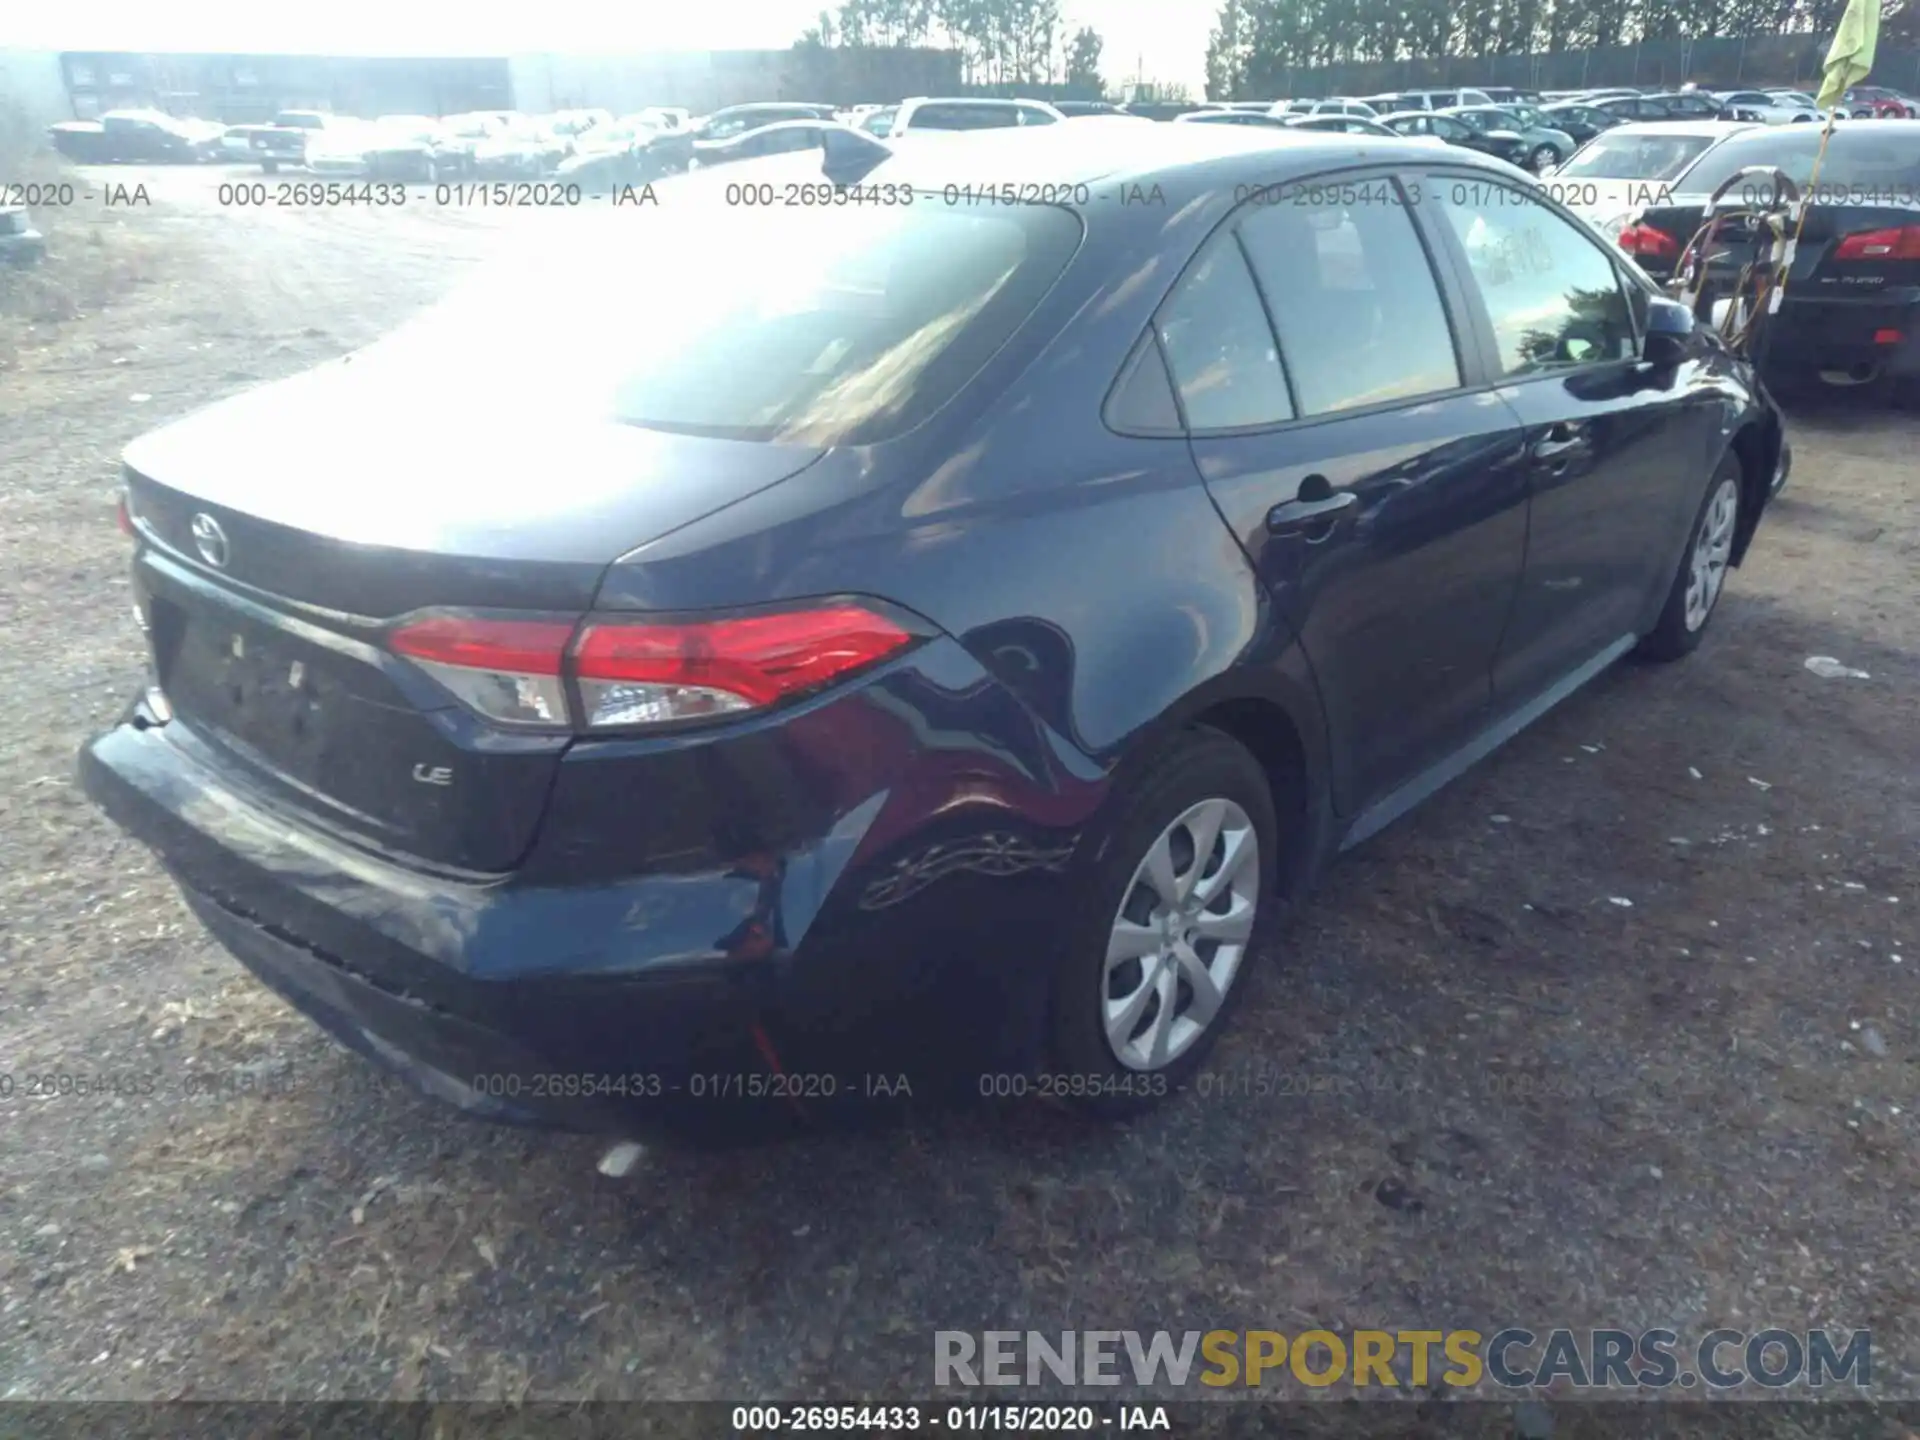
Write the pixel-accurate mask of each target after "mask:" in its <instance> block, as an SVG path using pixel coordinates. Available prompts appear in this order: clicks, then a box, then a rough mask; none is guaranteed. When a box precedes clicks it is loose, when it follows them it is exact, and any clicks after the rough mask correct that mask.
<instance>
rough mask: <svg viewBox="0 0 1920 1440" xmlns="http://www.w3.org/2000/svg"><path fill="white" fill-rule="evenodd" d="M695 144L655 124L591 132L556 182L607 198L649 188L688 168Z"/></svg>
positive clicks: (565, 163) (620, 125) (624, 124)
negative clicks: (628, 189)
mask: <svg viewBox="0 0 1920 1440" xmlns="http://www.w3.org/2000/svg"><path fill="white" fill-rule="evenodd" d="M743 138H744V137H743ZM691 153H692V143H691V141H690V140H688V139H687V137H686V136H685V135H684V134H682V133H680V132H676V131H670V130H666V129H663V128H661V127H660V126H658V125H655V124H648V123H644V122H637V121H619V122H616V123H614V124H612V125H603V126H599V127H596V128H595V129H593V130H590V131H588V132H587V133H586V134H585V135H583V136H581V137H580V142H579V146H578V148H577V149H576V151H575V152H574V154H572V155H570V156H568V157H567V158H566V159H565V160H562V161H561V162H560V166H559V169H557V170H556V171H555V172H554V176H555V178H556V179H559V180H564V181H567V182H569V183H572V184H577V185H581V186H583V187H585V188H586V189H587V190H588V191H589V192H591V193H594V194H604V193H608V192H611V191H615V190H618V189H620V188H621V187H622V186H627V185H645V184H648V183H650V182H652V181H654V180H659V179H663V178H664V177H666V176H668V175H673V174H676V173H678V172H679V171H681V170H684V169H686V168H687V158H688V157H689V156H690V155H691Z"/></svg>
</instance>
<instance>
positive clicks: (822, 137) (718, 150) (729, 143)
mask: <svg viewBox="0 0 1920 1440" xmlns="http://www.w3.org/2000/svg"><path fill="white" fill-rule="evenodd" d="M847 128H848V127H846V126H844V125H842V124H840V123H839V122H838V121H837V120H781V121H777V122H776V123H774V124H772V125H761V126H759V127H757V128H755V129H752V130H749V131H747V133H746V134H744V135H737V136H735V137H734V138H733V139H731V140H713V141H705V142H702V143H699V144H696V145H695V146H694V148H693V163H694V165H696V166H702V167H704V166H711V165H733V164H737V163H739V162H740V161H742V160H764V159H766V158H767V157H768V156H771V155H785V154H788V153H790V152H792V151H796V150H819V149H821V148H823V147H824V146H825V144H826V137H827V135H828V134H829V133H834V134H840V133H844V132H845V131H846V130H847Z"/></svg>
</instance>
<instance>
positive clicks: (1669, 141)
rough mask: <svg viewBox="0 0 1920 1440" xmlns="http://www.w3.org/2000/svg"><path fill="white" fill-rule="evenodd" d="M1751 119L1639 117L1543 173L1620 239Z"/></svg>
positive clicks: (1564, 199) (1565, 198)
mask: <svg viewBox="0 0 1920 1440" xmlns="http://www.w3.org/2000/svg"><path fill="white" fill-rule="evenodd" d="M1755 128H1756V125H1755V122H1753V121H1750V120H1636V121H1629V122H1628V123H1627V124H1625V125H1616V126H1614V127H1613V129H1611V130H1602V131H1601V132H1600V133H1599V134H1598V135H1596V136H1594V137H1593V139H1591V140H1589V141H1588V142H1587V143H1586V144H1584V145H1582V146H1581V147H1580V148H1579V149H1578V150H1576V151H1574V153H1573V157H1572V158H1571V159H1569V160H1568V161H1567V163H1566V164H1564V165H1562V166H1559V167H1558V168H1557V169H1553V170H1550V171H1548V172H1547V173H1546V174H1544V175H1542V176H1541V182H1540V183H1541V184H1542V185H1544V186H1545V187H1546V188H1547V192H1548V194H1550V195H1551V196H1552V197H1553V198H1554V199H1556V200H1558V201H1559V202H1560V203H1561V204H1562V205H1565V206H1566V207H1567V208H1568V209H1569V210H1571V211H1573V212H1574V214H1576V215H1578V216H1579V217H1580V218H1581V219H1583V220H1585V221H1586V222H1587V223H1588V224H1590V225H1592V226H1593V228H1594V229H1596V230H1598V231H1599V232H1600V233H1601V234H1603V235H1605V236H1606V237H1607V238H1608V239H1609V240H1613V241H1616V242H1617V241H1618V240H1619V238H1620V232H1621V231H1622V230H1625V229H1627V228H1628V227H1629V226H1630V225H1632V224H1633V222H1634V221H1635V220H1636V219H1637V218H1638V217H1639V215H1640V212H1641V211H1643V210H1645V209H1647V208H1648V207H1649V206H1653V205H1659V204H1663V203H1665V199H1666V197H1667V196H1669V195H1671V194H1672V193H1673V190H1674V186H1675V184H1676V183H1677V182H1678V181H1679V179H1680V177H1681V176H1682V175H1684V174H1686V172H1687V171H1689V170H1691V169H1692V168H1693V167H1694V166H1695V165H1696V164H1698V163H1699V160H1700V157H1701V156H1702V155H1705V154H1706V153H1707V152H1708V151H1709V150H1711V149H1713V148H1714V146H1716V145H1718V144H1720V142H1721V141H1723V140H1725V139H1726V138H1727V137H1728V136H1730V135H1739V134H1741V133H1743V132H1744V131H1748V130H1752V129H1755Z"/></svg>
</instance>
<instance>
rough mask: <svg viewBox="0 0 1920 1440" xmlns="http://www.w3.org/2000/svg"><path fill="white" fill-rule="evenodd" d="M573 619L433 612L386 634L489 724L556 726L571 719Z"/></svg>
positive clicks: (410, 657)
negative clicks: (567, 675)
mask: <svg viewBox="0 0 1920 1440" xmlns="http://www.w3.org/2000/svg"><path fill="white" fill-rule="evenodd" d="M574 625H575V622H574V621H572V620H489V619H479V618H475V617H472V616H465V615H432V616H428V617H426V618H424V619H421V620H415V621H413V622H411V623H410V624H407V625H403V626H401V627H400V628H399V629H398V630H396V631H394V632H393V633H392V634H391V635H389V636H388V637H387V643H388V644H389V645H391V646H392V647H393V649H394V650H396V651H397V652H399V653H400V654H402V655H405V656H407V657H408V658H409V659H411V660H415V661H417V662H418V663H419V664H420V665H421V667H422V668H424V669H425V670H426V671H427V672H428V673H429V674H431V675H432V676H433V677H434V678H435V679H436V680H438V681H439V682H440V683H441V684H442V685H444V686H446V687H447V689H449V690H451V691H452V692H453V693H454V694H455V695H457V696H458V697H459V698H460V699H462V700H464V701H465V702H466V703H467V704H468V705H470V706H472V707H473V708H474V709H475V710H478V711H479V712H480V713H481V714H482V715H484V716H486V717H487V718H488V719H489V720H496V721H499V722H500V723H501V724H503V725H525V726H540V727H542V728H554V727H561V726H565V725H566V724H567V722H568V713H567V691H566V686H565V684H564V683H562V681H561V678H560V667H561V662H562V660H563V659H564V658H565V656H566V653H567V641H569V640H571V639H572V638H573V630H574Z"/></svg>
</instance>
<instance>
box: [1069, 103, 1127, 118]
mask: <svg viewBox="0 0 1920 1440" xmlns="http://www.w3.org/2000/svg"><path fill="white" fill-rule="evenodd" d="M1053 108H1054V109H1056V110H1058V111H1059V112H1060V113H1061V114H1062V115H1065V116H1068V117H1070V118H1071V117H1074V116H1079V115H1118V114H1121V113H1122V111H1121V109H1120V107H1119V106H1118V105H1112V104H1109V103H1108V102H1107V101H1105V100H1056V101H1054V102H1053Z"/></svg>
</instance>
